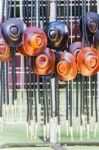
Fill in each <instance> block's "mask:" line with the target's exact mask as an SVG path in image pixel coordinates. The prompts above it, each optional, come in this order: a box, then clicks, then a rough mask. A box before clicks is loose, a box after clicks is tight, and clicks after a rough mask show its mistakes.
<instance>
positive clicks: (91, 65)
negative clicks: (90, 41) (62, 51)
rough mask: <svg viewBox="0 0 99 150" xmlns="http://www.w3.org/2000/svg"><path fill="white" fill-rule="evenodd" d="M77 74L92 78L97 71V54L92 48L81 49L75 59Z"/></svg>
mask: <svg viewBox="0 0 99 150" xmlns="http://www.w3.org/2000/svg"><path fill="white" fill-rule="evenodd" d="M77 65H78V70H79V72H80V73H81V74H82V75H84V76H92V75H94V74H96V73H97V72H98V70H99V52H98V51H97V50H96V49H95V48H92V47H86V48H83V49H82V50H81V51H80V52H79V54H78V57H77Z"/></svg>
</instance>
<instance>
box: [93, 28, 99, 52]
mask: <svg viewBox="0 0 99 150" xmlns="http://www.w3.org/2000/svg"><path fill="white" fill-rule="evenodd" d="M93 47H94V48H96V49H97V50H99V30H97V31H96V33H95V35H94V37H93Z"/></svg>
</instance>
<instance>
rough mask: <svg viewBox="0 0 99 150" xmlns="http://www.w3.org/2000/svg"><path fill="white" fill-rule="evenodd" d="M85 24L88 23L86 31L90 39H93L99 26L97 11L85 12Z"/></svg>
mask: <svg viewBox="0 0 99 150" xmlns="http://www.w3.org/2000/svg"><path fill="white" fill-rule="evenodd" d="M84 17H85V24H86V32H87V36H88V40H89V41H92V39H93V35H94V34H95V33H96V31H97V29H98V28H99V15H98V14H96V13H95V12H87V13H85V14H84ZM82 18H83V16H82V17H81V19H80V32H81V33H82Z"/></svg>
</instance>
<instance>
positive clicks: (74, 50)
mask: <svg viewBox="0 0 99 150" xmlns="http://www.w3.org/2000/svg"><path fill="white" fill-rule="evenodd" d="M81 49H82V42H74V43H72V44H70V46H69V52H70V53H71V54H73V55H74V57H75V59H77V56H78V53H79V52H80V50H81Z"/></svg>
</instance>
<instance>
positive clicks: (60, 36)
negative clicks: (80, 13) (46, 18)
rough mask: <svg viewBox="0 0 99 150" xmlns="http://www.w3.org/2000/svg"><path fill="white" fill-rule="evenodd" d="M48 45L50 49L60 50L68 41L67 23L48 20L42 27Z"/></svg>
mask: <svg viewBox="0 0 99 150" xmlns="http://www.w3.org/2000/svg"><path fill="white" fill-rule="evenodd" d="M44 31H45V33H46V35H47V40H48V45H47V46H48V47H49V48H51V49H56V50H62V49H63V48H64V47H65V46H66V44H67V42H68V37H69V33H68V28H67V25H66V24H65V23H63V22H60V21H53V22H50V23H49V24H48V25H47V26H46V27H45V29H44Z"/></svg>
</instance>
